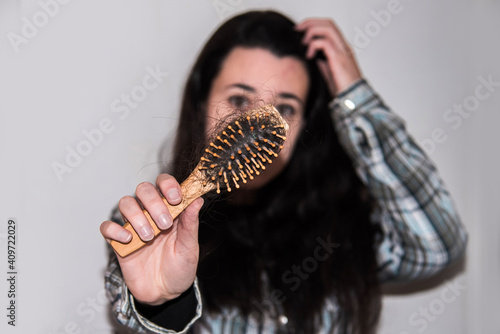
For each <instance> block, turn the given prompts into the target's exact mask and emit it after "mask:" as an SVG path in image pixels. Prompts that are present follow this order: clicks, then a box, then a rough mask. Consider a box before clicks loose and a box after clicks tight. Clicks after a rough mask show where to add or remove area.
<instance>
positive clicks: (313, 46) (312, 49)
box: [306, 39, 335, 60]
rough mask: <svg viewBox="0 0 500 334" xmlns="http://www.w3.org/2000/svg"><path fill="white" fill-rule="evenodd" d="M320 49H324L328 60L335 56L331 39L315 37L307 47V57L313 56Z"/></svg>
mask: <svg viewBox="0 0 500 334" xmlns="http://www.w3.org/2000/svg"><path fill="white" fill-rule="evenodd" d="M319 50H321V51H323V53H324V54H325V56H326V58H327V60H330V59H332V58H334V57H335V49H334V46H333V44H332V43H331V42H330V41H328V40H326V39H315V40H313V41H311V42H310V43H309V45H308V47H307V52H306V58H307V59H310V58H313V57H314V55H315V54H316V52H317V51H319Z"/></svg>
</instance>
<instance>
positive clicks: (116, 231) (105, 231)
mask: <svg viewBox="0 0 500 334" xmlns="http://www.w3.org/2000/svg"><path fill="white" fill-rule="evenodd" d="M99 230H100V231H101V234H102V236H103V237H104V238H105V239H106V241H107V242H108V243H109V242H110V241H111V240H116V241H119V242H121V243H125V244H126V243H128V242H129V241H130V240H132V233H130V232H129V231H127V230H126V229H125V228H123V227H122V226H120V225H118V224H117V223H114V222H112V221H109V220H107V221H105V222H103V223H102V224H101V226H100V228H99Z"/></svg>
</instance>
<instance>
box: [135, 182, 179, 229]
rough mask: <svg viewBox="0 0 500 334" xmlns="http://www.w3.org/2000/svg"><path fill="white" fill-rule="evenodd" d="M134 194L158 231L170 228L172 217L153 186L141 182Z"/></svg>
mask: <svg viewBox="0 0 500 334" xmlns="http://www.w3.org/2000/svg"><path fill="white" fill-rule="evenodd" d="M135 193H136V195H137V198H138V199H139V200H140V201H141V203H142V205H143V206H144V208H145V209H146V211H147V212H148V213H149V215H150V216H151V218H153V220H154V222H155V223H156V225H157V226H158V228H159V229H160V230H166V229H168V228H170V226H172V215H171V214H170V212H169V211H168V208H167V206H166V205H165V202H163V199H162V197H161V195H160V193H159V192H158V190H157V189H156V187H155V186H153V185H152V184H151V183H149V182H142V183H140V184H139V185H138V186H137V189H136V190H135Z"/></svg>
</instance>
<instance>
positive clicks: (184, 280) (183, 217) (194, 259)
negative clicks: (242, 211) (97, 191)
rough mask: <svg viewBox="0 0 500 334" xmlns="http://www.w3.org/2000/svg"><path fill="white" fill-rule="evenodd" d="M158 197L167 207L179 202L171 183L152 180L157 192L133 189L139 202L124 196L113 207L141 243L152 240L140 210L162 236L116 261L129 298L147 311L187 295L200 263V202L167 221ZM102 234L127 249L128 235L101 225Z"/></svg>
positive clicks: (168, 178) (113, 225)
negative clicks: (167, 203) (132, 297)
mask: <svg viewBox="0 0 500 334" xmlns="http://www.w3.org/2000/svg"><path fill="white" fill-rule="evenodd" d="M161 194H164V195H165V198H166V199H167V201H168V202H169V203H170V204H172V205H177V204H179V203H180V202H181V199H182V198H181V196H182V195H181V191H180V186H179V183H178V182H177V181H176V180H175V179H174V177H172V176H171V175H167V174H161V175H160V176H158V178H157V179H156V187H155V186H154V185H153V184H151V183H148V182H144V183H141V184H139V185H138V186H137V189H136V196H137V199H138V201H137V200H136V199H135V198H133V197H131V196H125V197H123V198H122V199H121V200H120V202H119V205H118V207H119V209H120V212H121V213H122V215H123V216H124V217H125V218H127V220H128V221H129V222H130V224H132V226H133V227H134V229H135V230H136V231H137V233H138V235H139V237H140V238H141V239H142V240H143V241H149V240H151V239H152V238H153V236H154V234H153V230H152V228H151V227H150V226H149V223H148V220H147V218H146V216H145V215H144V212H143V211H142V207H143V208H144V209H146V210H147V211H148V212H149V214H150V215H151V217H152V218H153V220H154V221H155V222H156V225H157V226H158V228H159V229H160V230H162V231H164V232H162V233H160V234H159V235H158V236H157V237H156V238H154V240H153V241H151V242H149V243H148V244H146V246H144V247H142V248H141V249H139V250H137V251H136V252H134V253H132V254H130V255H128V256H127V257H124V258H122V257H120V256H119V255H118V254H117V255H116V256H117V258H118V262H119V263H120V267H121V270H122V273H123V278H124V280H125V284H126V285H127V287H128V289H129V290H130V292H131V293H132V294H133V295H134V297H135V299H136V300H138V301H139V302H142V303H146V304H150V305H159V304H162V303H164V302H166V301H168V300H171V299H174V298H176V297H178V296H179V295H180V294H182V293H183V292H184V291H186V290H187V289H188V288H189V287H190V286H191V285H192V283H193V282H194V279H195V276H196V269H197V266H198V258H199V245H198V225H199V221H198V213H199V211H200V208H201V207H202V205H203V199H201V198H198V199H196V200H195V201H194V202H193V203H191V204H190V205H189V206H188V207H187V208H186V209H185V210H184V211H183V212H182V213H181V214H180V215H179V216H178V217H177V218H176V219H175V220H174V221H172V216H171V215H170V213H169V211H168V208H167V206H166V205H165V204H164V202H163V200H162V198H161ZM141 205H142V207H141ZM101 234H102V235H103V236H104V238H105V239H106V240H107V241H108V242H110V241H111V240H117V241H120V242H125V243H126V242H128V241H129V240H130V239H131V237H132V235H131V234H130V232H129V231H127V230H126V229H124V228H123V227H121V226H120V225H119V224H117V223H114V222H111V221H105V222H103V223H102V224H101Z"/></svg>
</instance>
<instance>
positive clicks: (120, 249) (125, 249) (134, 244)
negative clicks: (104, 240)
mask: <svg viewBox="0 0 500 334" xmlns="http://www.w3.org/2000/svg"><path fill="white" fill-rule="evenodd" d="M197 171H198V169H195V171H194V172H193V173H192V174H191V175H190V176H189V177H188V178H187V179H186V180H185V181H184V182H183V183H182V184H181V192H182V202H181V203H179V204H178V205H171V204H169V203H168V202H167V200H166V199H165V198H164V197H163V196H162V199H163V202H164V203H165V205H166V206H167V208H168V211H169V212H170V214H171V215H172V219H175V218H177V216H179V215H180V214H181V212H182V211H184V209H185V208H186V207H187V206H188V205H189V204H191V203H192V202H193V201H194V200H195V199H197V198H198V197H200V196H202V195H204V194H206V193H207V192H209V191H210V190H213V189H214V186H213V185H212V184H207V185H203V183H202V182H201V181H200V178H199V175H198V173H197ZM142 211H143V212H144V215H145V216H146V218H147V219H148V221H149V225H151V227H152V228H153V231H154V237H153V239H152V240H150V241H148V242H144V241H142V240H141V238H140V237H139V236H138V235H137V232H136V231H135V230H134V228H133V227H132V225H131V224H130V223H129V222H128V221H127V220H126V218H125V217H124V219H125V222H126V223H125V225H123V227H124V228H125V229H127V230H128V231H129V232H130V233H132V240H131V241H130V242H128V243H125V244H124V243H121V242H119V241H116V240H111V246H112V247H113V249H114V250H115V251H116V253H118V255H120V256H121V257H126V256H127V255H129V254H132V253H133V252H135V251H136V250H138V249H140V248H142V247H143V246H144V245H146V244H148V243H150V242H152V241H153V240H154V238H155V237H156V236H157V235H158V234H160V233H161V232H162V230H160V229H159V228H158V227H157V226H156V223H155V222H154V220H153V218H151V215H150V214H149V212H147V211H146V210H142Z"/></svg>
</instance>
